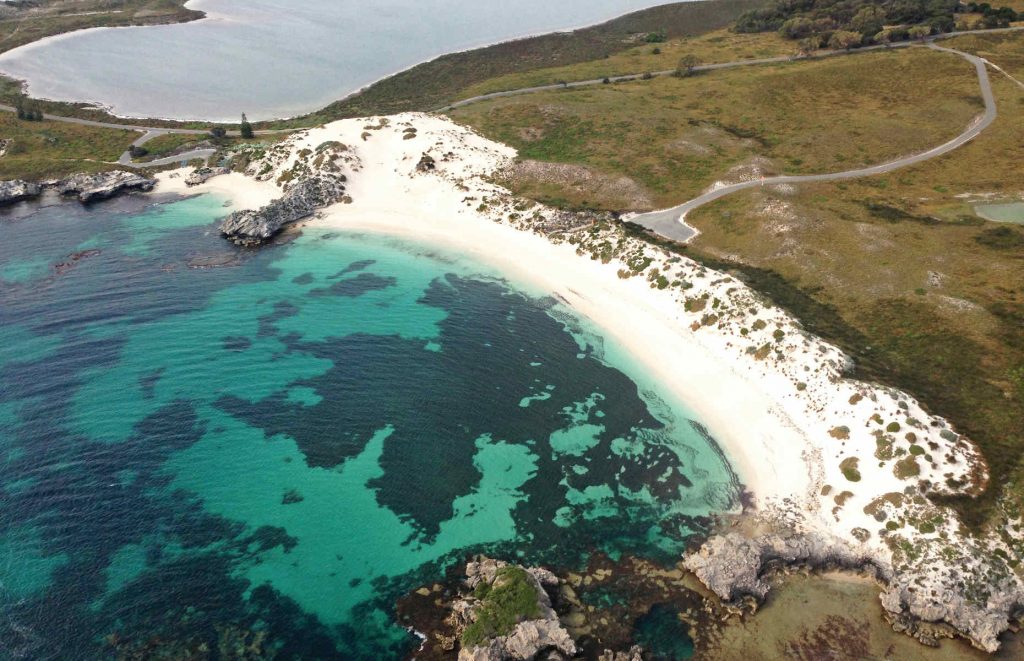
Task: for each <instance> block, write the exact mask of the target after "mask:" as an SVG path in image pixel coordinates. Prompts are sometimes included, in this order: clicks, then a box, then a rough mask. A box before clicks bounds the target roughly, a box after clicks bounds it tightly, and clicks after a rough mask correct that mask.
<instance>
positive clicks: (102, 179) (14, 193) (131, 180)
mask: <svg viewBox="0 0 1024 661" xmlns="http://www.w3.org/2000/svg"><path fill="white" fill-rule="evenodd" d="M154 186H156V179H151V178H149V177H144V176H142V175H140V174H136V173H134V172H125V171H124V170H114V171H112V172H101V173H98V174H89V173H85V172H82V173H78V174H73V175H71V176H69V177H65V178H63V179H52V180H48V181H43V182H31V181H22V180H20V179H16V180H13V181H0V206H4V205H9V204H14V203H16V202H23V201H26V200H33V199H36V198H38V197H40V196H41V195H42V194H43V192H44V191H46V190H54V191H56V192H57V193H58V194H59V195H62V196H65V197H75V198H77V199H78V201H79V202H81V203H82V204H91V203H93V202H99V201H101V200H108V199H110V198H112V197H117V196H118V195H123V194H126V193H132V192H149V191H151V190H153V187H154Z"/></svg>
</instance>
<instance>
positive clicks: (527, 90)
mask: <svg viewBox="0 0 1024 661" xmlns="http://www.w3.org/2000/svg"><path fill="white" fill-rule="evenodd" d="M1020 30H1024V27H1009V28H993V29H991V30H972V31H970V32H949V33H946V34H937V35H932V36H931V37H928V38H927V39H925V41H927V42H929V43H933V42H935V41H937V40H939V39H952V38H953V37H962V36H963V35H965V34H992V33H999V32H1017V31H1020ZM917 43H919V42H915V41H900V42H897V43H895V44H889V45H878V46H865V47H864V48H858V49H856V50H826V51H817V52H815V53H812V54H809V55H799V56H798V55H782V56H779V57H765V58H761V59H757V60H737V61H736V62H721V63H719V64H703V65H700V66H696V67H694V68H693V71H694V72H701V71H718V70H719V69H732V68H734V67H745V66H752V65H757V64H780V63H782V62H795V61H803V60H817V59H822V58H826V57H837V56H841V55H856V54H857V53H865V52H870V51H876V50H885V49H893V48H908V47H910V46H914V45H916V44H917ZM993 66H994V65H993ZM675 73H676V69H669V70H666V71H651V72H648V73H635V74H628V75H624V76H610V77H609V78H608V79H609V80H610V81H611V82H615V83H621V82H628V81H633V80H642V79H643V78H644V77H645V76H650V77H652V78H656V77H659V76H671V75H675ZM604 81H605V79H604V78H593V79H591V80H577V81H574V82H565V83H555V84H552V85H538V86H536V87H523V88H520V89H514V90H505V91H501V92H491V93H489V94H481V95H479V96H473V97H470V98H468V99H463V100H461V101H456V102H454V103H451V104H448V105H446V106H444V107H441V108H438V109H437V110H435V111H434V112H448V111H450V110H455V109H456V108H463V107H465V106H468V105H472V104H474V103H480V102H481V101H489V100H491V99H502V98H507V97H510V96H519V95H521V94H533V93H535V92H551V91H554V90H560V89H576V88H579V87H591V86H593V85H602V84H604Z"/></svg>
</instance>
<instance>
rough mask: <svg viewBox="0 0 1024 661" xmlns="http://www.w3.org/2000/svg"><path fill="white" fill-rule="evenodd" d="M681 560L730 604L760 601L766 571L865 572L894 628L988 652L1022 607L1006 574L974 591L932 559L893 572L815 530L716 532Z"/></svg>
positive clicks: (930, 641)
mask: <svg viewBox="0 0 1024 661" xmlns="http://www.w3.org/2000/svg"><path fill="white" fill-rule="evenodd" d="M683 564H684V566H685V567H686V568H687V569H689V570H690V571H692V572H693V573H694V574H695V575H696V576H697V578H699V579H700V581H701V582H702V583H704V585H705V586H707V588H708V589H710V590H711V591H712V592H714V593H715V594H716V595H718V597H719V598H721V599H722V600H723V601H725V602H727V603H731V604H738V603H740V602H742V601H743V600H744V599H747V598H753V599H754V600H756V601H757V602H760V601H762V600H763V599H764V598H765V596H766V595H767V594H768V592H769V590H770V589H771V583H770V582H769V579H770V578H771V575H772V574H773V573H775V572H776V571H778V570H780V569H782V570H785V569H791V568H793V567H796V566H804V567H810V568H812V569H820V570H828V569H847V570H855V571H861V572H866V573H868V574H870V575H872V576H874V577H875V578H876V579H877V580H878V581H879V582H880V583H881V584H882V585H883V586H884V589H883V592H882V595H881V602H882V606H883V607H884V608H885V611H886V614H887V618H888V619H889V621H890V623H891V624H892V625H893V628H894V629H895V630H896V631H904V632H906V633H908V634H910V635H912V636H914V637H915V638H917V639H918V640H919V641H921V642H922V643H924V644H926V645H933V646H934V645H937V643H938V638H942V637H946V638H952V637H954V636H955V635H957V634H958V633H959V634H962V635H965V636H966V637H967V638H968V639H969V640H970V641H971V643H972V644H973V645H974V646H976V647H978V648H980V649H983V650H985V651H988V652H994V651H996V650H997V649H998V648H999V636H1000V634H1002V633H1003V632H1004V631H1006V630H1007V629H1008V628H1009V627H1010V620H1011V619H1014V618H1016V617H1017V616H1019V614H1020V613H1021V612H1022V610H1024V594H1021V592H1020V591H1019V590H1018V589H1017V585H1016V584H1015V583H1014V582H1012V581H997V580H992V581H990V582H988V583H986V584H985V585H981V584H980V583H979V584H978V585H975V586H974V587H975V588H976V590H973V591H972V590H970V589H962V587H963V586H953V585H950V583H949V582H947V581H941V580H939V581H936V580H934V579H935V578H936V577H935V576H932V575H931V572H932V571H933V570H934V567H931V566H930V563H928V562H922V563H921V564H920V565H919V566H917V567H914V568H906V567H904V568H902V570H901V571H898V572H893V571H892V570H891V569H890V568H888V567H884V566H880V565H879V564H878V563H877V562H876V560H875V559H873V557H872V556H871V554H869V553H866V552H862V551H858V550H856V549H854V548H852V547H851V546H850V545H849V544H848V543H847V542H845V541H844V540H841V539H838V538H829V537H827V536H825V535H823V534H821V533H796V532H790V533H771V534H763V535H758V536H754V537H748V536H746V535H743V534H740V533H736V532H731V533H726V534H721V535H716V536H713V537H711V538H710V539H709V540H708V541H707V542H705V543H704V545H703V546H701V548H700V549H699V550H698V551H697V552H695V553H692V554H690V555H688V556H687V557H686V559H685V560H684V562H683ZM969 576H970V575H969V574H968V575H967V577H969ZM957 587H960V588H961V589H957Z"/></svg>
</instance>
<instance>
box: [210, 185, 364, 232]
mask: <svg viewBox="0 0 1024 661" xmlns="http://www.w3.org/2000/svg"><path fill="white" fill-rule="evenodd" d="M344 195H345V184H344V183H343V180H342V179H340V178H338V177H320V176H317V177H310V178H309V179H303V180H302V181H301V182H299V183H298V184H296V185H295V186H292V187H291V188H290V189H289V190H288V191H287V192H286V193H285V194H284V195H283V196H282V197H280V198H278V199H276V200H274V201H273V202H271V203H270V204H268V205H266V206H264V207H261V208H259V209H257V210H255V211H253V210H245V211H235V212H234V213H232V214H231V215H229V216H228V217H227V218H225V219H224V220H223V221H221V224H220V232H221V234H223V235H224V236H225V237H226V238H227V239H229V240H230V241H232V242H233V243H235V244H237V245H240V246H247V247H254V246H259V245H262V244H264V243H266V242H267V241H269V240H270V239H272V238H273V237H274V236H275V235H276V234H277V233H278V232H280V231H281V230H282V229H284V227H285V226H286V225H289V224H291V223H294V222H295V221H298V220H302V219H303V218H308V217H309V216H311V215H313V214H314V213H316V212H317V211H318V210H319V209H322V208H324V207H326V206H329V205H331V204H334V203H335V202H338V201H339V200H340V199H341V198H342V197H343V196H344Z"/></svg>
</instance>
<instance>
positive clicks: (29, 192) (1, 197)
mask: <svg viewBox="0 0 1024 661" xmlns="http://www.w3.org/2000/svg"><path fill="white" fill-rule="evenodd" d="M42 193H43V187H42V186H40V185H39V184H37V183H35V182H32V181H22V180H20V179H16V180H14V181H0V205H4V204H14V203H15V202H21V201H23V200H31V199H34V198H37V197H39V196H40V195H42Z"/></svg>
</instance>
